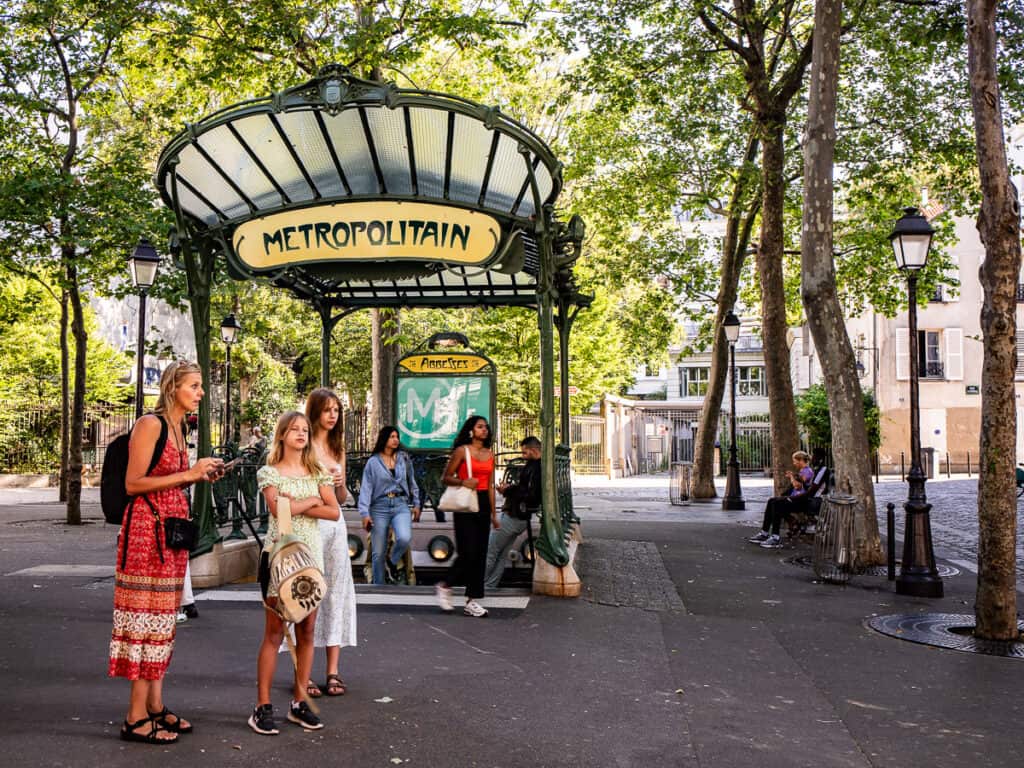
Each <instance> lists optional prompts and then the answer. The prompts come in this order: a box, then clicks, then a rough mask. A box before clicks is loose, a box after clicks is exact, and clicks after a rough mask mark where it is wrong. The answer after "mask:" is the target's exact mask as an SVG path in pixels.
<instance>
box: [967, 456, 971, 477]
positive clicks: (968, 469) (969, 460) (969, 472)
mask: <svg viewBox="0 0 1024 768" xmlns="http://www.w3.org/2000/svg"><path fill="white" fill-rule="evenodd" d="M967 476H968V477H970V476H971V452H970V451H968V452H967Z"/></svg>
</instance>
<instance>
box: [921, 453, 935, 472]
mask: <svg viewBox="0 0 1024 768" xmlns="http://www.w3.org/2000/svg"><path fill="white" fill-rule="evenodd" d="M921 469H922V470H924V476H925V478H926V479H928V480H934V479H935V449H934V448H922V449H921Z"/></svg>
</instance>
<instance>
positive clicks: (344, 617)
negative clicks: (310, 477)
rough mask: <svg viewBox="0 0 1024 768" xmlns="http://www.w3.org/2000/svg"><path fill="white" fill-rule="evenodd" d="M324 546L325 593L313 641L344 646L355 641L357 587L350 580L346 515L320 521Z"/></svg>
mask: <svg viewBox="0 0 1024 768" xmlns="http://www.w3.org/2000/svg"><path fill="white" fill-rule="evenodd" d="M320 538H321V540H322V541H323V547H324V578H326V579H327V594H326V595H324V599H323V602H321V603H320V608H319V610H318V611H317V614H316V627H315V629H314V630H313V645H314V647H317V648H322V647H326V646H329V645H337V646H340V647H345V646H348V645H353V646H354V645H356V644H357V642H356V587H355V582H354V581H353V580H352V560H351V559H350V558H349V555H348V529H347V528H346V526H345V516H344V515H341V516H340V517H339V518H338V519H337V520H321V521H320Z"/></svg>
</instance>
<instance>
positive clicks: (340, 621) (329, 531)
mask: <svg viewBox="0 0 1024 768" xmlns="http://www.w3.org/2000/svg"><path fill="white" fill-rule="evenodd" d="M306 418H307V419H309V423H310V424H311V425H312V428H313V450H314V451H315V453H316V457H317V459H319V460H320V463H321V464H322V465H323V467H324V468H325V469H326V470H327V473H328V474H329V475H330V476H331V478H332V479H333V480H334V493H335V496H336V498H337V500H338V504H339V505H341V504H343V503H344V502H345V499H346V498H347V496H348V494H347V492H346V490H345V429H344V425H343V424H342V420H341V400H340V399H339V398H338V396H337V395H336V394H335V393H334V392H333V391H331V390H330V389H324V388H320V389H314V390H313V391H312V392H311V393H310V395H309V398H308V399H307V400H306ZM320 537H321V538H322V539H323V544H324V566H325V571H324V577H325V578H326V579H327V594H326V595H325V596H324V600H323V602H322V603H321V604H320V610H319V612H318V614H317V620H316V630H315V632H314V635H313V645H314V646H315V647H321V646H323V647H326V648H327V681H326V683H325V685H324V692H326V693H327V695H328V696H341V695H343V694H344V693H345V691H346V690H347V687H346V685H345V681H344V680H342V679H341V673H340V672H339V668H338V664H339V658H340V656H341V649H342V648H343V647H345V646H349V645H351V646H354V645H356V590H355V584H354V582H353V579H352V561H351V559H350V558H349V553H348V531H347V529H346V527H345V518H344V516H339V517H338V519H337V520H321V521H320ZM307 693H308V694H309V695H310V696H313V697H316V696H319V695H320V694H321V691H320V689H319V687H318V686H317V685H316V683H314V682H313V681H312V680H310V681H309V685H308V689H307Z"/></svg>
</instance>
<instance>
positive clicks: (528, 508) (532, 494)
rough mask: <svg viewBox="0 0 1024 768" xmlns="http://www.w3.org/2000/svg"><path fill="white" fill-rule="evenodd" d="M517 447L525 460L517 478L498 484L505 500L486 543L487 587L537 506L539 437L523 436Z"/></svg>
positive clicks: (502, 569)
mask: <svg viewBox="0 0 1024 768" xmlns="http://www.w3.org/2000/svg"><path fill="white" fill-rule="evenodd" d="M519 447H520V448H521V449H522V451H523V458H524V459H526V464H525V465H523V468H522V470H521V471H520V473H519V480H518V482H516V483H512V484H508V483H503V484H502V485H499V486H498V491H499V492H500V493H501V495H502V496H503V497H504V499H505V503H504V504H503V505H502V511H501V525H500V527H499V528H498V529H497V530H492V531H491V538H490V540H489V541H488V543H487V570H486V571H485V572H484V584H485V585H486V586H487V587H488V588H494V587H497V586H498V583H499V582H500V581H501V575H502V574H503V573H504V572H505V565H506V564H507V563H508V551H509V549H511V548H512V545H513V544H514V543H515V540H516V539H518V538H519V536H520V534H522V532H523V531H525V530H526V528H527V526H529V524H530V518H531V517H532V516H533V515H534V514H535V513H536V512H537V511H538V510H539V509H540V447H541V446H540V440H538V439H537V438H536V437H534V436H533V435H530V436H529V437H526V438H523V440H522V441H521V442H520V443H519Z"/></svg>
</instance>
